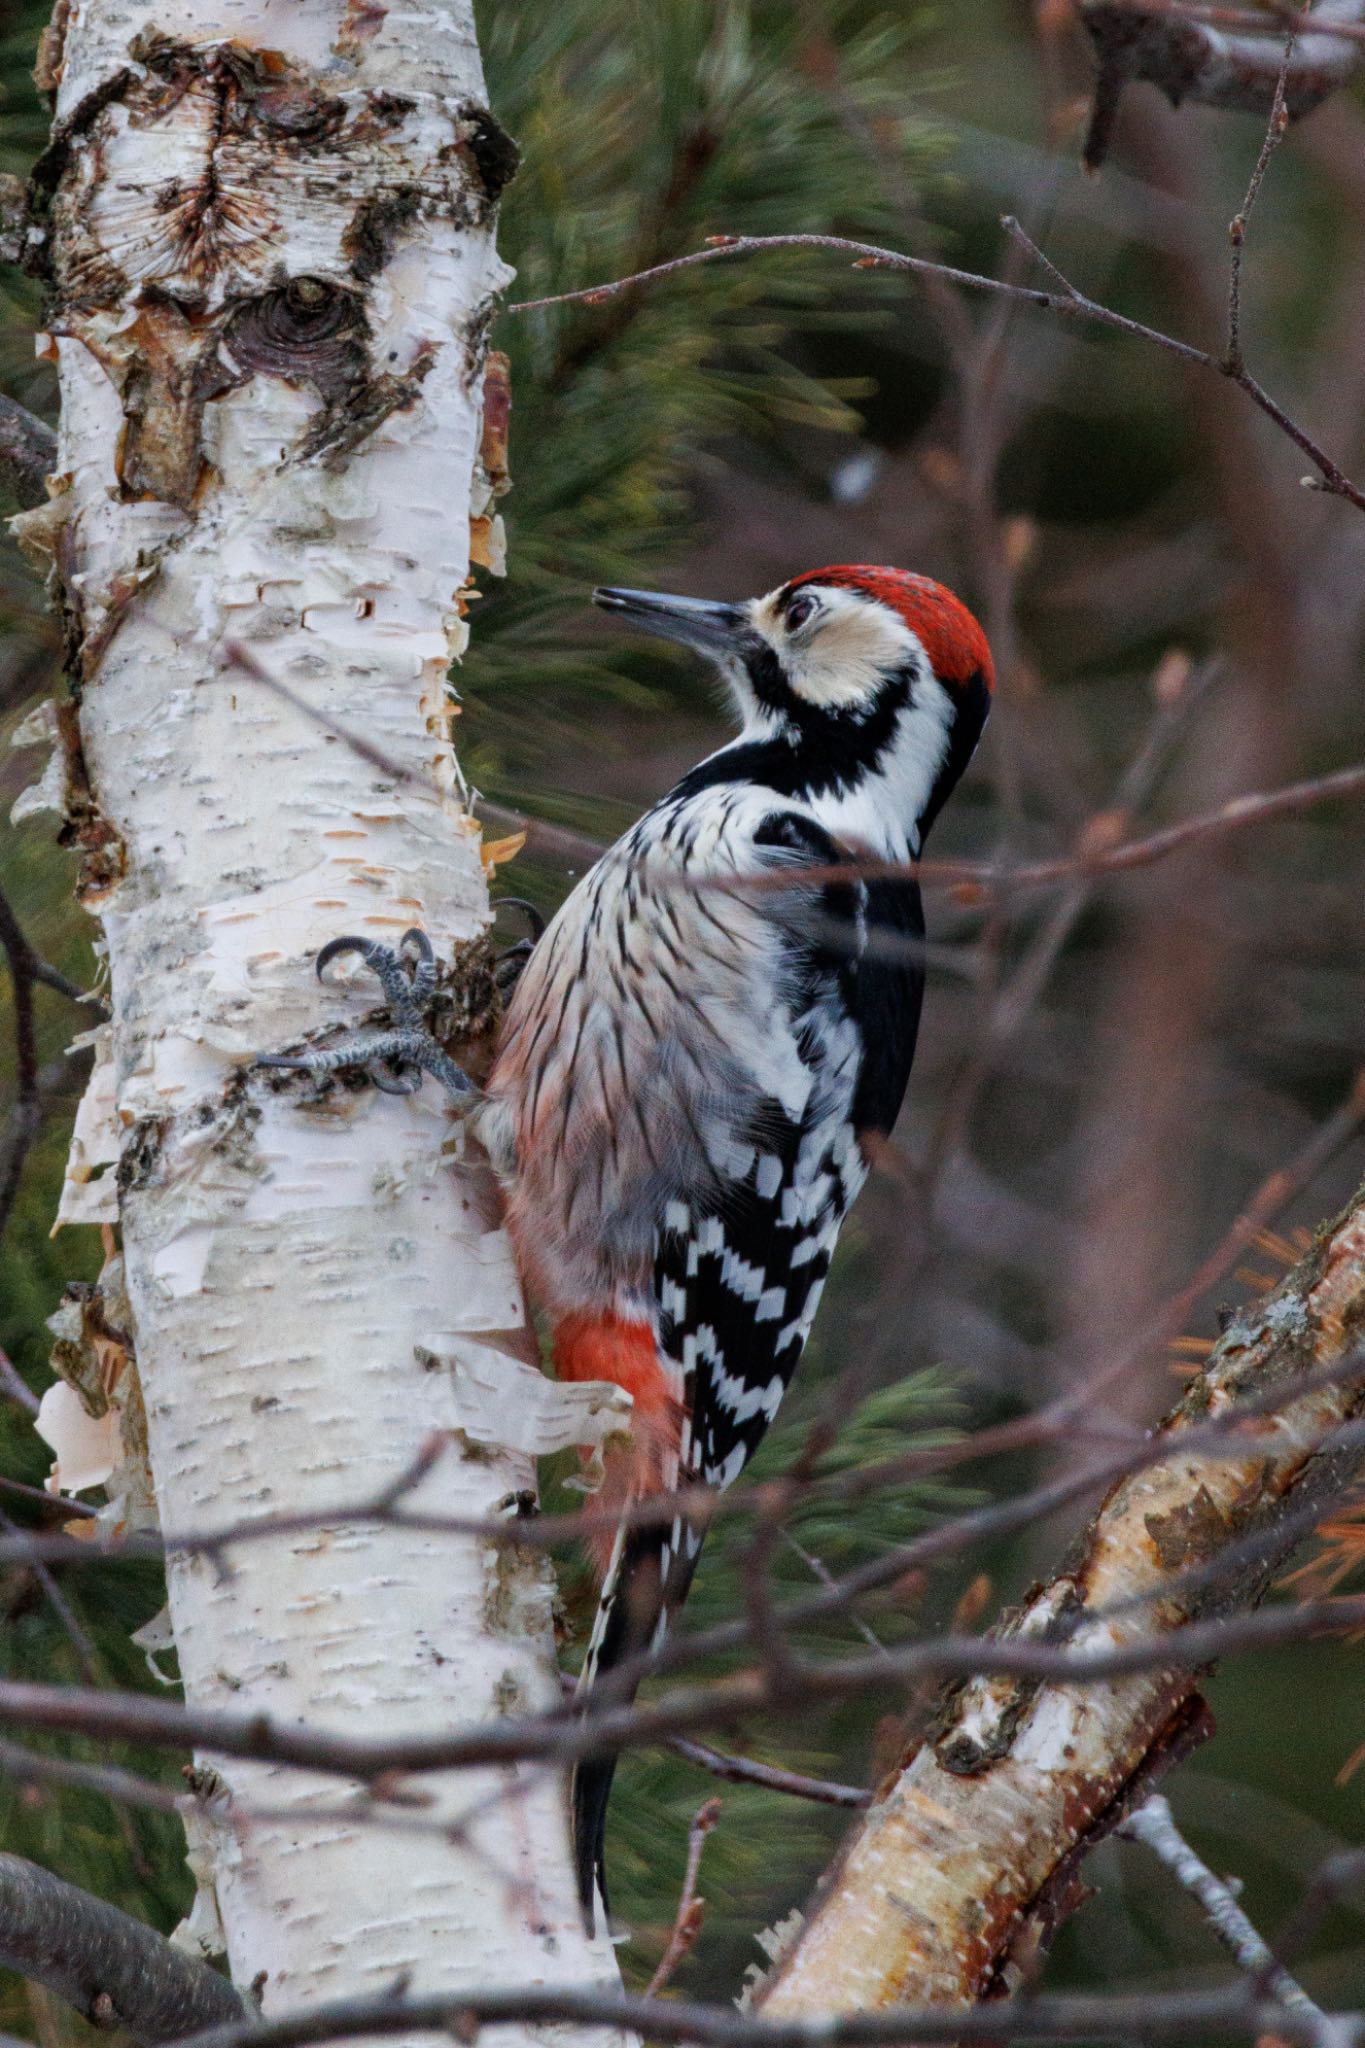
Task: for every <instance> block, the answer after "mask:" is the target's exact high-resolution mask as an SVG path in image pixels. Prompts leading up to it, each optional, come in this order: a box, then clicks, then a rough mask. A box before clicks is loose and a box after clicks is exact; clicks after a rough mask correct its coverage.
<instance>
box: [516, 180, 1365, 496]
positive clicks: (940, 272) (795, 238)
mask: <svg viewBox="0 0 1365 2048" xmlns="http://www.w3.org/2000/svg"><path fill="white" fill-rule="evenodd" d="M1004 225H1005V227H1006V229H1007V231H1008V232H1009V233H1010V234H1011V235H1012V236H1013V237H1014V239H1015V240H1016V241H1019V242H1020V246H1021V247H1023V246H1026V247H1027V248H1028V250H1029V251H1030V252H1031V253H1032V254H1033V255H1034V256H1035V257H1036V259H1037V260H1038V261H1040V262H1042V263H1044V264H1045V265H1046V267H1047V271H1048V274H1049V276H1050V277H1051V278H1052V279H1053V280H1054V283H1055V284H1056V285H1057V287H1058V288H1057V289H1055V290H1051V291H1045V290H1040V289H1037V288H1035V287H1033V286H1029V285H1019V284H1011V283H1009V282H1008V281H1007V280H1005V279H1003V278H998V277H986V276H983V275H981V274H979V273H978V272H976V271H971V270H958V269H956V268H955V267H954V266H953V265H952V264H948V263H937V262H934V261H932V260H931V259H930V258H929V257H925V256H910V255H907V254H906V253H905V252H904V251H903V250H896V249H884V248H881V247H879V246H878V245H877V244H876V243H873V242H856V241H850V240H849V239H848V238H847V237H846V236H844V235H713V236H711V237H710V238H709V243H708V246H707V247H706V248H705V249H694V250H692V251H691V252H690V253H689V254H688V255H686V256H676V257H673V258H672V259H671V260H670V261H669V262H667V263H656V264H653V265H651V266H650V267H649V268H648V269H647V270H641V271H636V272H635V273H634V274H633V275H632V276H630V277H619V278H612V279H610V280H609V281H608V282H606V283H604V284H596V285H587V286H585V287H584V288H583V289H581V290H579V291H572V292H557V293H554V294H552V295H551V296H550V297H548V298H542V299H521V300H518V301H517V302H515V303H514V304H512V305H510V306H508V307H507V308H506V311H507V312H509V313H534V312H538V311H541V310H543V309H544V308H545V307H547V306H562V305H569V304H572V303H573V302H575V301H578V302H580V303H582V304H584V305H603V304H606V303H607V302H608V301H610V300H611V299H613V298H615V297H616V296H617V295H618V294H619V293H621V292H624V291H631V290H634V289H635V288H636V287H638V286H640V285H643V284H652V283H654V282H655V281H656V280H658V279H659V278H664V277H673V276H676V275H677V274H678V273H680V272H682V271H684V270H691V269H695V268H696V266H697V265H698V264H701V263H714V262H722V261H728V260H730V259H731V258H734V257H740V256H753V255H757V254H758V253H760V252H761V251H764V250H769V249H832V250H836V251H838V252H840V253H842V254H845V255H850V256H852V257H853V259H854V268H855V269H863V270H900V271H907V272H909V273H910V274H911V275H913V276H920V277H923V276H927V275H929V274H931V273H932V274H933V275H934V276H936V277H940V278H945V279H947V280H948V282H949V283H951V284H956V285H961V286H963V287H965V288H966V289H967V290H969V291H981V292H991V293H994V294H995V295H996V296H997V297H998V298H1004V299H1013V300H1015V301H1016V302H1018V303H1019V304H1022V305H1033V306H1038V307H1041V308H1042V309H1043V310H1044V311H1046V312H1050V313H1058V314H1061V315H1062V316H1063V317H1064V318H1075V319H1081V320H1086V321H1091V322H1094V323H1095V324H1096V325H1098V326H1102V327H1110V328H1113V329H1114V330H1115V332H1116V333H1119V334H1128V335H1131V336H1133V337H1134V338H1136V339H1138V340H1140V341H1146V342H1148V343H1150V344H1151V346H1152V347H1154V348H1159V349H1162V350H1164V351H1165V353H1166V354H1167V355H1173V356H1178V357H1179V358H1180V360H1181V361H1182V362H1186V363H1194V364H1196V365H1198V367H1199V368H1201V369H1205V370H1213V371H1216V372H1217V374H1218V375H1219V376H1222V377H1228V378H1229V379H1230V380H1231V381H1232V382H1233V383H1234V384H1236V385H1237V386H1238V388H1239V389H1240V390H1242V391H1244V392H1245V393H1246V395H1247V397H1248V398H1250V399H1251V401H1252V403H1253V404H1254V405H1256V406H1258V407H1259V408H1260V410H1261V411H1262V412H1263V413H1265V415H1266V417H1267V418H1268V419H1271V420H1273V421H1274V423H1275V425H1276V426H1277V427H1278V428H1279V429H1280V431H1281V432H1282V433H1284V434H1287V435H1288V437H1289V438H1290V440H1292V441H1293V442H1294V444H1295V446H1296V447H1297V448H1299V449H1300V450H1301V451H1302V452H1303V454H1305V455H1306V456H1307V457H1308V459H1309V461H1310V462H1312V463H1313V465H1314V467H1315V468H1316V469H1317V471H1318V484H1317V488H1319V489H1321V490H1324V491H1327V492H1328V493H1330V495H1332V496H1333V497H1339V498H1346V499H1347V500H1349V502H1350V503H1351V504H1353V505H1354V506H1355V507H1356V509H1357V510H1358V511H1363V512H1365V492H1363V491H1361V490H1360V489H1359V487H1358V486H1357V485H1356V484H1354V483H1352V481H1351V479H1350V478H1349V477H1348V476H1347V475H1346V474H1345V472H1344V471H1343V470H1342V469H1341V468H1340V467H1339V466H1338V465H1337V463H1335V462H1334V461H1333V460H1332V458H1331V456H1330V455H1328V454H1327V453H1326V452H1325V450H1323V449H1321V448H1319V447H1318V445H1317V443H1316V442H1315V441H1314V440H1313V439H1312V437H1311V435H1309V434H1307V433H1306V432H1305V431H1304V429H1303V428H1302V427H1301V426H1299V424H1298V422H1297V421H1296V420H1294V419H1292V418H1291V416H1290V415H1289V414H1288V413H1287V412H1286V411H1285V409H1284V407H1283V406H1282V405H1280V404H1279V402H1278V400H1276V399H1274V398H1272V397H1271V396H1270V394H1269V393H1268V392H1267V391H1266V390H1265V388H1264V387H1263V386H1262V385H1261V384H1259V383H1258V382H1257V380H1256V379H1255V378H1254V377H1252V376H1251V375H1249V373H1248V372H1246V371H1245V370H1238V369H1235V368H1234V367H1232V366H1231V365H1229V364H1228V363H1227V362H1225V361H1224V359H1223V358H1222V357H1221V356H1216V355H1214V354H1212V353H1211V351H1210V350H1208V349H1203V348H1196V347H1195V346H1194V345H1193V344H1192V343H1191V342H1187V341H1181V340H1179V339H1178V338H1177V337H1176V336H1175V335H1172V334H1163V333H1162V332H1161V330H1160V329H1159V328H1156V327H1149V326H1147V325H1146V324H1145V323H1144V322H1143V321H1141V320H1132V319H1130V318H1129V317H1128V315H1127V314H1126V313H1117V312H1115V311H1114V310H1113V308H1112V307H1110V306H1104V305H1101V304H1100V303H1099V302H1098V301H1097V300H1094V299H1090V298H1087V297H1086V295H1085V293H1084V292H1082V291H1081V290H1079V288H1078V287H1077V286H1075V285H1073V284H1072V283H1071V282H1070V280H1069V279H1068V278H1066V277H1064V276H1063V275H1062V273H1061V271H1059V270H1058V269H1057V268H1056V266H1055V264H1052V263H1051V262H1049V260H1048V259H1047V258H1046V257H1045V256H1044V255H1043V253H1042V251H1041V250H1039V249H1037V248H1036V246H1035V244H1034V243H1033V242H1032V241H1031V240H1030V239H1029V238H1028V237H1027V236H1026V235H1025V234H1024V231H1023V229H1022V228H1020V226H1019V224H1018V222H1017V221H1015V220H1014V218H1013V216H1012V215H1007V216H1005V220H1004Z"/></svg>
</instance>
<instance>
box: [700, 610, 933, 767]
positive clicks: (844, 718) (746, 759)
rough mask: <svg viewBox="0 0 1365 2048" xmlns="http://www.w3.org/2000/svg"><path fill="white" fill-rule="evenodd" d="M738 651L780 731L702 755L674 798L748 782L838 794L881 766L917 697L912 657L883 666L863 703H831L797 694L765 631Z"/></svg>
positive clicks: (756, 692) (754, 688)
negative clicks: (712, 754)
mask: <svg viewBox="0 0 1365 2048" xmlns="http://www.w3.org/2000/svg"><path fill="white" fill-rule="evenodd" d="M739 653H740V656H741V659H742V661H743V664H744V671H745V675H746V677H747V679H748V683H749V687H750V689H751V690H752V692H753V694H754V696H755V697H756V698H757V700H758V702H759V704H760V705H761V706H762V707H763V709H764V710H766V711H772V712H775V713H776V714H777V716H778V718H779V719H780V720H781V730H780V731H779V732H777V733H775V734H774V735H773V737H772V738H771V739H762V740H741V741H738V742H737V743H736V744H735V745H734V746H732V747H727V748H726V749H725V750H724V752H723V753H721V754H718V755H716V756H715V757H714V758H713V759H712V760H710V761H703V762H702V763H701V765H700V766H699V767H697V768H694V769H693V770H692V772H691V774H690V775H685V776H684V777H683V779H682V781H681V782H680V783H679V784H678V786H677V788H676V790H675V791H674V792H673V793H674V795H675V796H695V795H696V793H697V791H698V790H702V789H709V788H713V787H715V786H716V785H717V784H720V783H726V782H736V781H751V782H756V783H759V784H761V785H762V786H763V787H764V788H766V789H772V790H775V791H776V792H777V793H778V794H779V795H780V796H804V797H820V796H834V797H838V796H842V795H844V793H845V792H846V791H847V790H850V789H854V788H856V787H857V785H858V784H859V783H860V782H861V781H862V780H863V778H864V777H865V776H867V775H870V774H875V773H876V772H877V770H878V768H879V767H880V765H881V762H882V759H883V756H884V755H885V754H886V752H887V750H888V749H889V748H890V747H891V746H892V744H893V743H894V741H895V737H896V727H897V725H898V724H899V722H900V716H901V713H902V712H903V711H904V710H905V708H906V706H907V705H908V704H909V703H910V702H911V701H912V699H913V696H914V689H915V682H916V680H917V675H918V670H917V668H916V666H915V664H914V662H912V661H908V662H906V663H904V664H903V665H902V666H901V667H899V668H894V669H888V670H886V671H885V672H884V677H883V682H882V686H881V688H880V689H879V690H877V691H876V692H875V694H874V695H873V696H872V697H870V698H869V699H867V700H866V701H865V702H864V703H862V704H857V705H851V706H838V705H835V706H826V705H820V704H812V703H810V702H809V701H808V700H807V699H806V698H804V697H799V696H798V695H797V694H796V692H795V691H794V690H793V689H792V687H791V685H790V683H789V682H788V681H787V677H786V672H785V670H784V669H783V667H782V663H781V661H780V659H779V657H778V654H777V650H776V648H775V647H774V646H773V645H772V643H771V642H770V641H768V640H765V639H764V638H763V636H762V635H761V634H759V633H752V634H746V635H745V636H744V639H743V642H742V643H741V647H740V649H739Z"/></svg>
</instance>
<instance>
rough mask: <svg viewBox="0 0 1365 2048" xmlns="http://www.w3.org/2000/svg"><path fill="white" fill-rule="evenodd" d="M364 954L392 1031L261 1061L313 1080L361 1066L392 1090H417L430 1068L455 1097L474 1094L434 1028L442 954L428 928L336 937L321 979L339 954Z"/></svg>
mask: <svg viewBox="0 0 1365 2048" xmlns="http://www.w3.org/2000/svg"><path fill="white" fill-rule="evenodd" d="M347 953H358V954H359V955H360V957H361V959H362V960H363V961H364V962H365V965H366V966H367V967H368V968H369V970H370V972H371V973H372V974H373V975H374V977H375V979H376V981H378V983H379V985H380V987H381V988H382V989H383V991H384V999H385V1002H386V1003H387V1005H388V1009H389V1014H390V1016H391V1017H392V1019H393V1022H392V1024H391V1025H390V1026H389V1027H388V1029H387V1030H382V1031H362V1032H359V1033H357V1034H356V1036H355V1037H354V1038H350V1039H347V1040H344V1041H343V1042H342V1043H341V1044H340V1045H329V1046H319V1047H317V1048H316V1049H311V1050H309V1051H307V1052H302V1053H260V1054H258V1056H257V1059H256V1065H257V1066H258V1067H274V1068H276V1069H279V1070H282V1071H284V1072H285V1073H294V1074H311V1075H312V1076H313V1078H314V1079H315V1080H322V1079H325V1078H326V1077H327V1076H329V1075H332V1074H337V1073H340V1072H341V1071H342V1070H343V1069H345V1068H351V1069H359V1070H361V1071H362V1072H363V1073H364V1074H365V1075H366V1076H367V1077H368V1079H369V1080H370V1081H371V1082H372V1083H373V1084H374V1086H375V1087H376V1088H380V1089H382V1090H383V1092H384V1093H385V1094H386V1095H414V1094H416V1092H417V1090H418V1089H419V1088H420V1087H421V1085H422V1076H423V1075H424V1074H430V1075H432V1076H433V1078H434V1079H436V1080H437V1081H439V1082H440V1084H441V1086H442V1087H443V1088H444V1089H445V1091H446V1093H447V1094H448V1095H450V1096H452V1097H453V1098H454V1099H455V1100H456V1101H457V1102H462V1101H463V1100H464V1098H465V1097H466V1096H468V1095H470V1094H471V1093H472V1092H473V1088H474V1083H473V1082H472V1081H471V1080H470V1078H469V1076H468V1074H466V1073H463V1072H462V1071H461V1069H460V1068H459V1067H457V1066H456V1064H455V1062H454V1060H453V1059H452V1058H451V1057H450V1054H449V1053H448V1052H447V1051H446V1050H445V1048H444V1047H443V1046H442V1045H441V1043H440V1042H439V1040H438V1039H437V1038H435V1037H434V1036H433V1034H432V1031H431V1028H430V1026H429V1025H428V1023H427V1017H426V1011H427V1008H428V1006H429V1004H430V1001H431V998H432V996H433V995H434V994H435V992H436V985H437V976H436V955H435V953H434V951H433V950H432V944H431V940H430V939H429V938H428V937H427V935H426V933H425V932H424V931H419V930H418V929H417V928H416V927H414V928H413V929H412V930H411V931H408V932H404V934H403V936H402V938H401V939H400V940H399V942H398V945H397V946H396V947H395V946H384V945H381V944H380V943H379V941H378V940H376V939H359V938H350V937H347V938H339V939H332V940H331V941H330V942H329V943H328V944H327V945H325V946H324V947H323V949H322V951H321V952H320V953H319V954H318V957H317V961H316V967H317V975H318V979H319V981H321V980H322V978H323V975H324V972H325V970H326V969H327V968H328V967H329V966H330V965H331V963H332V961H333V960H339V959H341V958H342V956H343V955H344V954H347Z"/></svg>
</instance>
